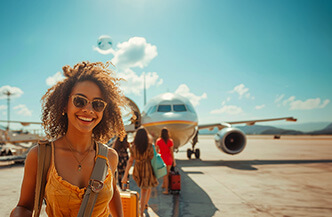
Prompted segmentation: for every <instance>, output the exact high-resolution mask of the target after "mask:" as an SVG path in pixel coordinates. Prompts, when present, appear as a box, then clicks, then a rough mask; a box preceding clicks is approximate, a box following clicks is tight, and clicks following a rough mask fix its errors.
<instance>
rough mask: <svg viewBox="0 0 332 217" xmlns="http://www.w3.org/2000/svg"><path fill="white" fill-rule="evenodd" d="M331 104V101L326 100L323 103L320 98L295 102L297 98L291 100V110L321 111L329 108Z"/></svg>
mask: <svg viewBox="0 0 332 217" xmlns="http://www.w3.org/2000/svg"><path fill="white" fill-rule="evenodd" d="M329 103H330V100H328V99H326V100H324V101H323V102H321V99H320V98H316V99H307V100H305V101H301V100H295V97H294V98H292V99H291V100H289V105H290V110H312V109H321V108H324V107H325V106H327V104H329Z"/></svg>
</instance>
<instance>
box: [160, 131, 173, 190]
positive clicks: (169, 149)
mask: <svg viewBox="0 0 332 217" xmlns="http://www.w3.org/2000/svg"><path fill="white" fill-rule="evenodd" d="M156 145H157V146H156V149H157V152H159V153H160V155H161V158H162V159H163V160H164V162H165V164H166V165H167V175H165V176H164V180H163V184H162V188H165V191H164V192H163V194H168V176H169V171H170V170H171V167H172V165H174V166H175V165H176V163H175V159H174V152H173V140H172V139H171V138H169V133H168V130H167V128H163V129H162V130H161V135H160V138H158V139H157V142H156Z"/></svg>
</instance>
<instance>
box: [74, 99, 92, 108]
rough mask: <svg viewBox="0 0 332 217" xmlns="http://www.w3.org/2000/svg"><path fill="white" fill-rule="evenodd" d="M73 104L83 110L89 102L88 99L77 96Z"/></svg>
mask: <svg viewBox="0 0 332 217" xmlns="http://www.w3.org/2000/svg"><path fill="white" fill-rule="evenodd" d="M73 103H74V106H76V107H77V108H83V107H84V106H86V104H87V103H88V101H87V100H86V99H84V98H83V97H80V96H75V97H74V100H73Z"/></svg>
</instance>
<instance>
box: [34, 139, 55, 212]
mask: <svg viewBox="0 0 332 217" xmlns="http://www.w3.org/2000/svg"><path fill="white" fill-rule="evenodd" d="M51 158H52V147H51V143H50V142H49V141H47V140H40V141H38V167H37V176H36V188H35V201H34V210H33V216H34V217H38V216H39V214H40V209H41V206H42V203H43V199H44V194H45V186H46V181H47V180H46V179H47V172H48V169H49V167H50V163H51Z"/></svg>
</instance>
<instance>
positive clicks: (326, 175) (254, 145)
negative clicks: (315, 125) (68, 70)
mask: <svg viewBox="0 0 332 217" xmlns="http://www.w3.org/2000/svg"><path fill="white" fill-rule="evenodd" d="M189 147H191V146H190V144H189V145H185V146H183V147H181V148H180V150H179V152H178V153H176V154H175V158H176V162H177V167H176V168H177V169H178V171H179V172H180V174H181V191H180V193H179V194H170V195H163V194H162V193H161V192H162V189H161V180H160V184H159V186H158V187H157V188H154V189H152V193H151V199H150V201H149V206H150V207H149V209H148V210H147V211H146V212H145V213H146V216H152V217H154V216H162V217H164V216H165V217H168V216H169V217H178V216H188V217H189V216H190V217H191V216H207V217H209V216H241V217H242V216H245V217H247V216H248V217H250V216H268V217H270V216H276V217H277V216H284V217H286V216H310V217H316V216H317V217H318V216H323V217H325V216H326V217H327V216H332V136H281V138H280V139H273V136H272V135H271V136H248V142H247V146H246V148H245V149H244V151H243V152H242V153H240V154H238V155H234V156H231V155H227V154H225V153H222V152H220V151H219V150H218V149H217V148H216V147H215V144H214V140H213V136H206V135H200V136H199V143H198V144H197V146H196V148H200V152H201V157H200V159H192V160H188V159H187V153H186V150H187V148H189ZM23 170H24V168H23V166H22V165H15V164H8V165H4V163H2V165H0V174H1V175H0V184H1V188H0V216H9V213H10V211H11V210H12V209H13V207H15V206H16V204H17V201H18V198H19V194H20V187H21V182H22V178H23ZM130 185H131V186H130V188H131V190H135V191H139V189H138V188H137V186H136V185H135V182H134V181H132V180H131V182H130ZM41 216H46V214H45V213H44V212H43V213H42V215H41Z"/></svg>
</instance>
